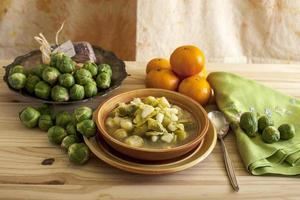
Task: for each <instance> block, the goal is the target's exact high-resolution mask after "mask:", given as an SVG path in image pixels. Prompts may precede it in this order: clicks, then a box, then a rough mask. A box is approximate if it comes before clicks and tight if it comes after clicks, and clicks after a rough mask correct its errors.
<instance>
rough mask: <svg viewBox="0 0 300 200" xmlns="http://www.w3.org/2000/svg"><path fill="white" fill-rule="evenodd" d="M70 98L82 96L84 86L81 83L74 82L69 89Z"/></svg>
mask: <svg viewBox="0 0 300 200" xmlns="http://www.w3.org/2000/svg"><path fill="white" fill-rule="evenodd" d="M70 98H71V99H72V100H74V101H77V100H81V99H83V98H84V87H83V86H82V85H78V84H75V85H73V87H71V89H70Z"/></svg>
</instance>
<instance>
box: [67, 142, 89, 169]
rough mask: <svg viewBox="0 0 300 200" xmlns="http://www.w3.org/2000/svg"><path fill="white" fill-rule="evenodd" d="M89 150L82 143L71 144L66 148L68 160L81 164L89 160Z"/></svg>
mask: <svg viewBox="0 0 300 200" xmlns="http://www.w3.org/2000/svg"><path fill="white" fill-rule="evenodd" d="M89 155H90V150H89V148H88V147H87V146H86V144H84V143H75V144H72V145H71V146H70V147H69V149H68V156H69V160H70V161H71V162H73V163H74V164H77V165H82V164H84V163H86V162H87V161H88V160H89Z"/></svg>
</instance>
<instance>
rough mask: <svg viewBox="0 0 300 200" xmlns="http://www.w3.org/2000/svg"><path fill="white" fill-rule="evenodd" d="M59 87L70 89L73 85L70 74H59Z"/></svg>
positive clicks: (73, 80)
mask: <svg viewBox="0 0 300 200" xmlns="http://www.w3.org/2000/svg"><path fill="white" fill-rule="evenodd" d="M58 82H59V85H61V86H63V87H66V88H70V87H72V86H73V85H74V84H75V79H74V77H73V76H72V74H61V75H59V77H58Z"/></svg>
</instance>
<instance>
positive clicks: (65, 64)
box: [56, 55, 75, 73]
mask: <svg viewBox="0 0 300 200" xmlns="http://www.w3.org/2000/svg"><path fill="white" fill-rule="evenodd" d="M56 63H57V66H56V67H57V69H58V70H59V71H60V72H61V73H71V72H73V71H74V70H75V63H74V61H73V60H72V59H71V58H70V57H69V56H66V55H62V58H61V60H60V61H58V60H57V62H56Z"/></svg>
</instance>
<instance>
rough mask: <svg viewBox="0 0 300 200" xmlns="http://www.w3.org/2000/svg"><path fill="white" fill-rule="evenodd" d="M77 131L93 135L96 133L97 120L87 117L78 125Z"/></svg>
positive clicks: (85, 134) (86, 135)
mask: <svg viewBox="0 0 300 200" xmlns="http://www.w3.org/2000/svg"><path fill="white" fill-rule="evenodd" d="M76 128H77V131H78V132H79V133H81V134H82V135H84V136H85V137H92V136H94V135H95V133H96V125H95V122H94V121H93V120H91V119H85V120H83V121H81V122H79V123H78V124H77V125H76Z"/></svg>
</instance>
